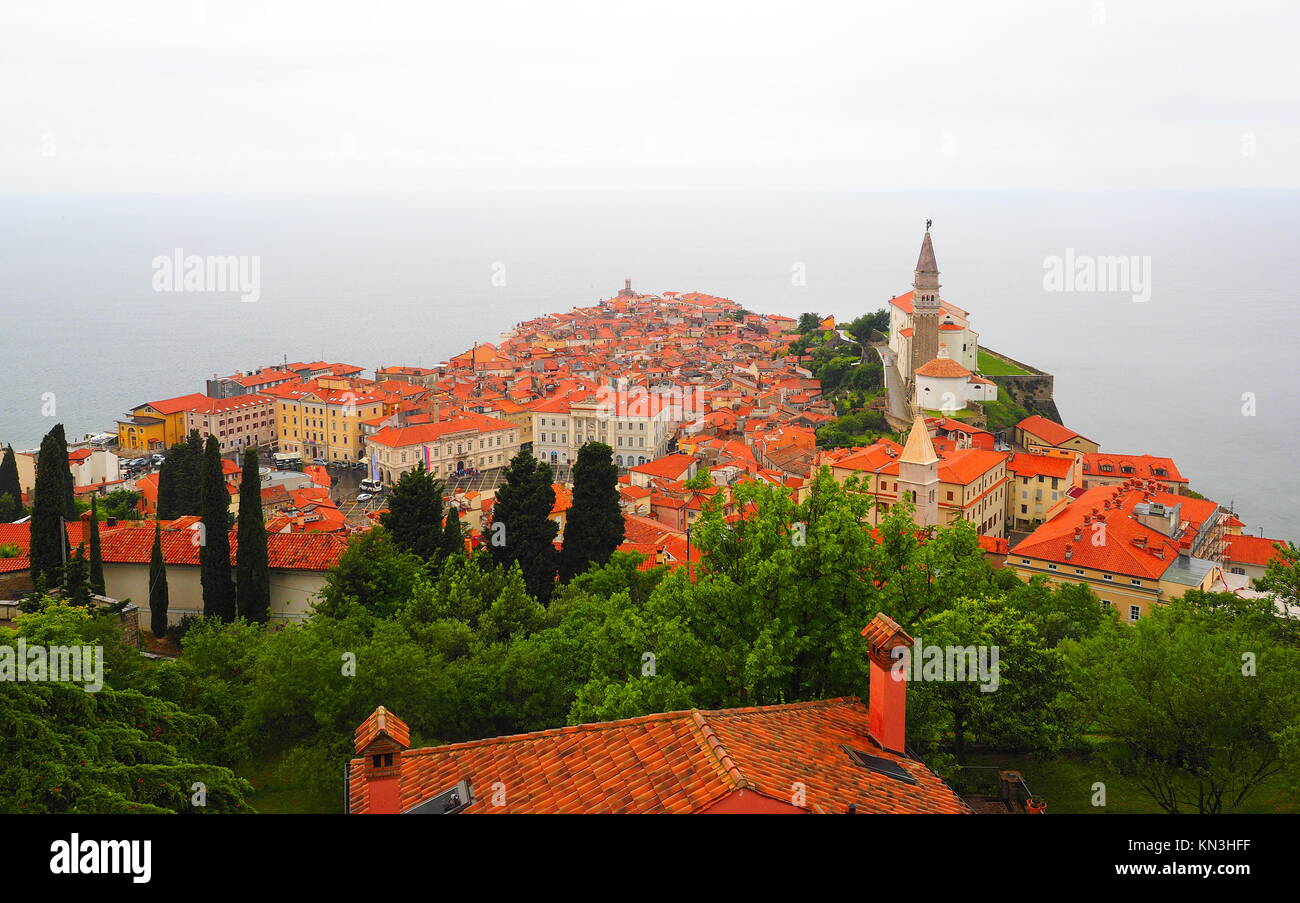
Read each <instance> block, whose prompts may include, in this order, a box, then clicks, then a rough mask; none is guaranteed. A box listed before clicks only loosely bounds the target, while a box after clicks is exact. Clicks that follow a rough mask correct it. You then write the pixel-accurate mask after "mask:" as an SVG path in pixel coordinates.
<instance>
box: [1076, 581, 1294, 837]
mask: <svg viewBox="0 0 1300 903" xmlns="http://www.w3.org/2000/svg"><path fill="white" fill-rule="evenodd" d="M1239 601H1240V600H1239ZM1066 649H1067V652H1068V655H1069V663H1070V666H1071V688H1072V695H1073V696H1074V698H1075V699H1076V700H1077V701H1078V704H1079V707H1080V711H1081V712H1082V713H1083V715H1084V716H1086V717H1089V718H1091V719H1093V720H1094V722H1095V724H1094V729H1095V730H1096V731H1098V732H1101V733H1104V734H1106V735H1109V736H1110V737H1112V738H1114V739H1115V740H1116V741H1117V745H1118V750H1117V753H1116V760H1115V763H1114V764H1115V766H1116V767H1117V768H1118V770H1119V771H1120V772H1121V773H1124V774H1129V775H1132V776H1134V777H1135V778H1136V780H1137V782H1138V784H1139V785H1140V786H1141V787H1142V789H1143V790H1145V791H1146V792H1147V793H1148V794H1149V795H1150V796H1151V797H1152V798H1153V799H1154V800H1155V801H1156V803H1157V804H1159V806H1160V807H1161V808H1162V809H1164V810H1165V811H1166V812H1170V813H1179V812H1199V813H1217V812H1231V811H1233V810H1234V809H1236V808H1238V807H1240V806H1241V804H1242V803H1243V802H1244V801H1245V800H1246V799H1247V798H1248V797H1249V796H1250V794H1251V793H1252V792H1253V791H1254V790H1255V789H1256V788H1258V787H1259V786H1260V784H1261V783H1263V782H1264V781H1267V780H1269V779H1270V778H1272V777H1273V776H1275V775H1277V774H1279V773H1282V772H1289V773H1290V774H1292V775H1295V774H1296V773H1297V769H1298V768H1300V761H1298V760H1297V759H1298V755H1297V754H1300V748H1297V746H1296V744H1295V739H1296V733H1295V732H1296V727H1297V725H1300V684H1298V683H1297V681H1296V679H1295V675H1296V673H1297V669H1298V668H1300V653H1298V651H1297V649H1296V648H1295V646H1294V645H1288V644H1285V643H1283V642H1281V641H1279V639H1278V636H1277V634H1276V632H1275V631H1274V630H1273V628H1272V627H1271V626H1269V625H1267V624H1266V623H1265V622H1264V621H1263V620H1261V619H1260V618H1259V611H1258V609H1257V608H1256V607H1253V606H1250V605H1246V606H1240V607H1239V606H1237V605H1234V604H1231V603H1226V602H1225V604H1222V605H1210V606H1205V605H1199V604H1194V603H1190V602H1188V601H1185V600H1182V599H1176V600H1174V601H1173V602H1171V603H1170V604H1169V605H1167V606H1157V607H1156V608H1155V609H1154V610H1153V611H1152V612H1151V613H1150V614H1149V615H1148V616H1146V617H1144V618H1142V619H1141V620H1139V621H1138V622H1137V623H1136V624H1132V625H1127V624H1120V623H1118V621H1116V620H1111V621H1108V622H1107V623H1105V624H1104V625H1103V626H1102V628H1101V629H1100V630H1098V631H1097V633H1096V634H1094V635H1093V636H1092V637H1090V638H1089V639H1086V640H1084V641H1082V642H1080V643H1077V644H1076V643H1070V644H1067V646H1066Z"/></svg>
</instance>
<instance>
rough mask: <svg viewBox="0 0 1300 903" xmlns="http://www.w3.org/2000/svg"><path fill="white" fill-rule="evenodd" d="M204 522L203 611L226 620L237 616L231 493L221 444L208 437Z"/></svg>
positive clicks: (201, 555) (201, 561)
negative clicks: (231, 551) (232, 557)
mask: <svg viewBox="0 0 1300 903" xmlns="http://www.w3.org/2000/svg"><path fill="white" fill-rule="evenodd" d="M202 485H203V524H202V528H203V529H202V531H201V534H200V540H201V543H200V545H199V581H200V583H201V584H202V586H203V614H204V615H206V616H210V615H215V616H216V617H219V618H221V619H222V620H223V621H230V620H233V619H234V617H235V583H234V580H233V579H232V578H231V572H230V571H231V568H230V493H229V492H228V491H227V489H226V480H225V477H224V476H223V474H222V468H221V445H220V443H218V442H217V437H216V436H208V443H207V448H206V449H204V455H203V484H202Z"/></svg>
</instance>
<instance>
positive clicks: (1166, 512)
mask: <svg viewBox="0 0 1300 903" xmlns="http://www.w3.org/2000/svg"><path fill="white" fill-rule="evenodd" d="M1226 518H1227V515H1226V512H1224V511H1223V509H1221V508H1220V507H1219V506H1218V505H1217V504H1215V503H1214V502H1211V501H1208V500H1200V499H1189V498H1187V497H1185V496H1178V495H1174V494H1172V493H1168V492H1164V491H1161V490H1159V489H1158V486H1157V484H1155V483H1146V482H1141V481H1136V480H1135V481H1132V482H1130V483H1127V484H1124V485H1122V486H1098V487H1094V488H1093V489H1089V490H1087V491H1086V492H1085V493H1084V494H1083V495H1081V496H1080V497H1079V498H1078V499H1076V500H1075V501H1074V502H1072V503H1070V504H1069V505H1068V506H1066V508H1065V509H1064V510H1063V511H1061V513H1059V514H1058V515H1057V516H1056V517H1054V518H1052V519H1051V520H1049V521H1047V522H1046V523H1045V524H1043V525H1042V526H1040V527H1039V528H1038V529H1037V530H1035V531H1034V532H1033V533H1031V534H1029V536H1028V537H1026V538H1025V539H1024V540H1023V541H1022V542H1020V543H1019V544H1018V545H1016V547H1015V548H1013V549H1011V550H1010V551H1009V552H1008V553H1007V560H1006V565H1007V567H1010V568H1012V569H1014V570H1015V572H1016V576H1018V577H1020V578H1021V579H1022V580H1028V579H1029V578H1030V577H1033V576H1043V577H1046V578H1047V579H1048V581H1049V582H1051V583H1058V584H1063V583H1082V584H1085V585H1087V586H1088V587H1090V588H1091V589H1092V591H1093V592H1094V593H1096V595H1097V597H1098V598H1099V599H1101V602H1102V604H1103V605H1106V606H1109V607H1112V608H1115V609H1116V610H1118V611H1119V613H1120V617H1121V618H1123V619H1124V620H1127V621H1137V620H1139V619H1140V618H1142V617H1145V616H1147V615H1148V614H1150V612H1151V609H1152V608H1153V607H1154V606H1156V605H1161V604H1164V603H1166V602H1168V601H1170V600H1171V599H1174V598H1177V597H1178V596H1181V595H1183V594H1184V593H1186V592H1187V591H1188V590H1190V589H1203V590H1212V589H1214V588H1215V587H1216V586H1217V585H1218V584H1220V583H1222V580H1223V569H1222V566H1221V565H1220V563H1219V559H1220V558H1221V557H1222V548H1223V545H1224V538H1223V537H1224V529H1225V521H1226Z"/></svg>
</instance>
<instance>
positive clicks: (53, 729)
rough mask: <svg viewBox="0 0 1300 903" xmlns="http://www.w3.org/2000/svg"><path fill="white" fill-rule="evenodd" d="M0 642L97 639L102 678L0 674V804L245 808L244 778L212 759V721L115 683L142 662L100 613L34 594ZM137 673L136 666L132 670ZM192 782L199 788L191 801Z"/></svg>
mask: <svg viewBox="0 0 1300 903" xmlns="http://www.w3.org/2000/svg"><path fill="white" fill-rule="evenodd" d="M16 626H17V630H16V631H9V630H5V631H0V645H8V646H13V645H14V644H15V643H16V641H17V639H18V638H19V637H22V638H24V639H26V641H27V642H28V643H29V644H36V643H39V644H43V645H60V646H66V645H78V644H82V643H86V644H90V645H102V646H106V647H111V648H107V649H106V652H105V685H104V686H103V687H102V688H101V689H100V690H99V691H98V692H93V693H88V692H86V688H85V687H84V686H83V685H81V684H71V683H56V682H53V681H0V736H4V737H5V738H6V740H7V741H9V742H7V743H6V745H5V755H4V756H3V758H2V759H0V812H3V813H6V814H16V813H52V814H57V813H71V814H127V813H173V812H174V813H193V814H208V813H217V812H248V811H250V810H249V807H248V805H247V803H246V802H245V800H244V796H245V794H247V793H249V792H251V790H252V788H251V787H250V786H249V785H248V783H247V782H246V781H244V780H242V779H240V778H237V777H235V775H234V774H233V773H232V772H231V771H230V769H228V768H225V767H221V766H218V765H215V764H212V762H213V760H212V759H211V758H207V757H206V755H207V753H208V752H209V751H210V750H211V749H212V748H213V747H214V745H215V744H216V743H217V742H219V741H220V740H221V737H220V733H219V731H218V725H217V723H216V721H215V720H214V719H213V718H212V717H211V716H210V715H207V714H202V713H192V712H189V711H186V710H184V709H183V708H181V707H179V706H178V705H176V704H175V703H173V702H169V701H167V700H165V699H163V698H161V697H159V696H158V695H155V694H154V693H151V692H145V691H142V690H140V689H136V688H123V686H122V682H124V681H125V680H126V679H127V674H128V667H127V665H128V663H135V664H136V665H137V666H138V665H139V663H140V662H141V661H142V659H141V657H140V656H139V654H138V653H136V652H135V650H132V649H127V648H126V647H124V646H122V644H121V640H120V638H119V637H118V636H117V633H116V628H115V626H114V625H113V624H112V623H111V622H110V621H108V620H107V619H104V618H100V617H96V616H94V615H93V614H92V613H91V612H90V611H88V610H86V609H82V608H78V607H75V606H72V605H71V604H69V603H67V602H64V601H55V600H51V599H49V598H48V597H46V598H43V599H41V600H40V602H39V605H38V610H37V611H34V612H32V613H28V614H22V615H19V617H18V618H17V622H16ZM133 673H134V674H138V673H139V672H138V671H137V672H133ZM195 782H202V783H203V784H204V785H205V787H206V789H207V800H206V803H207V805H206V806H204V807H201V808H200V807H196V806H194V805H193V803H192V800H191V796H192V794H193V790H192V786H193V784H194V783H195Z"/></svg>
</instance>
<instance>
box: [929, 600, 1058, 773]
mask: <svg viewBox="0 0 1300 903" xmlns="http://www.w3.org/2000/svg"><path fill="white" fill-rule="evenodd" d="M913 637H914V638H915V639H916V640H918V644H917V646H915V647H913V650H912V653H913V654H914V655H915V656H916V658H915V660H914V661H912V662H911V667H910V669H909V670H908V677H909V681H910V682H909V686H908V690H907V692H908V702H907V707H908V716H909V721H910V725H909V736H910V737H911V738H912V742H913V743H915V744H916V745H917V746H921V747H928V748H934V749H941V750H942V751H944V752H948V753H951V754H952V756H953V757H954V759H955V760H956V762H957V764H959V765H965V764H966V761H967V754H968V752H969V749H970V745H971V743H972V742H979V743H983V744H987V745H994V746H998V745H1001V746H1008V745H1010V746H1016V747H1021V748H1025V747H1028V748H1031V749H1034V750H1035V751H1037V752H1039V753H1046V752H1052V751H1055V750H1057V749H1059V748H1060V747H1061V745H1062V743H1064V742H1065V740H1067V739H1068V738H1069V737H1070V736H1071V735H1072V731H1073V724H1074V722H1073V719H1072V717H1071V715H1070V713H1069V712H1068V711H1067V710H1066V709H1064V708H1062V707H1061V706H1060V705H1058V703H1057V699H1058V697H1059V696H1060V694H1061V693H1062V692H1063V691H1064V690H1065V669H1064V666H1063V664H1062V662H1061V657H1060V655H1059V654H1058V653H1057V652H1055V651H1054V650H1052V649H1050V648H1049V647H1048V646H1047V645H1046V644H1045V643H1044V642H1043V640H1042V638H1041V637H1040V636H1039V635H1038V632H1037V631H1036V630H1035V629H1034V625H1033V624H1031V623H1030V622H1029V621H1028V620H1027V619H1025V618H1024V617H1023V616H1022V615H1021V614H1020V613H1019V612H1018V611H1017V610H1016V609H1014V608H1011V607H1010V606H1008V605H1007V604H1006V603H1005V602H1003V601H1002V600H997V599H957V600H955V601H954V602H953V604H952V605H950V606H949V607H948V608H946V609H945V610H943V611H941V612H938V613H937V614H934V615H931V616H929V617H927V618H926V619H925V620H924V621H922V622H920V623H919V624H917V625H916V626H915V627H914V628H913ZM918 678H919V679H918Z"/></svg>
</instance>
